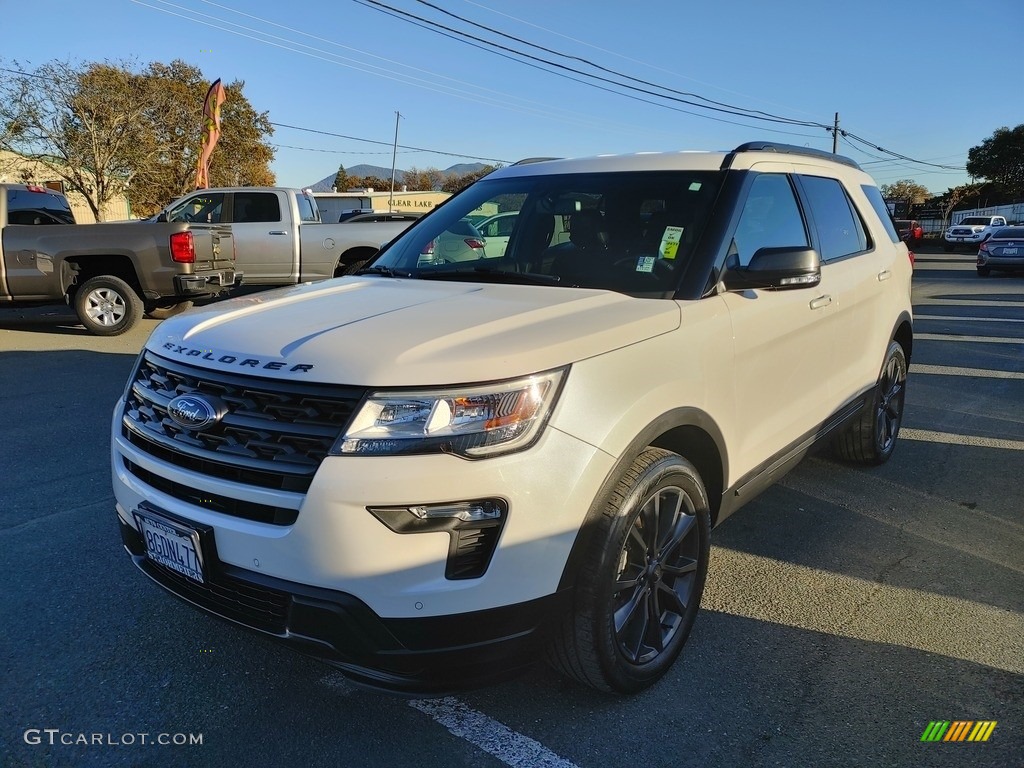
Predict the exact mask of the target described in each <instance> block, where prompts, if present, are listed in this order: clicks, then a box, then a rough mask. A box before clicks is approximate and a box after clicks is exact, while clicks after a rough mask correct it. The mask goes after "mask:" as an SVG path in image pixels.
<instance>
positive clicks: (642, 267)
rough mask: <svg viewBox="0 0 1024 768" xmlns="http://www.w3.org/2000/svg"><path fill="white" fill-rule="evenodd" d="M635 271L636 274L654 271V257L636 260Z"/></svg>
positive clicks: (642, 257) (643, 257)
mask: <svg viewBox="0 0 1024 768" xmlns="http://www.w3.org/2000/svg"><path fill="white" fill-rule="evenodd" d="M636 271H637V272H653V271H654V257H653V256H641V257H640V258H638V259H637V260H636Z"/></svg>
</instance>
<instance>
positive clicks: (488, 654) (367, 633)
mask: <svg viewBox="0 0 1024 768" xmlns="http://www.w3.org/2000/svg"><path fill="white" fill-rule="evenodd" d="M119 522H120V527H121V538H122V541H123V542H124V547H125V550H126V551H127V552H128V554H129V555H130V556H131V559H132V562H133V563H134V564H135V565H136V567H138V568H139V570H141V571H142V572H143V573H145V574H146V575H147V576H149V577H150V578H151V579H152V580H153V581H155V582H156V583H157V584H159V585H160V586H161V587H163V588H164V589H166V590H167V591H168V592H170V593H171V594H173V595H175V596H176V597H178V598H180V599H182V600H184V601H185V602H187V603H190V604H191V605H194V606H196V607H198V608H201V609H203V610H204V611H206V612H208V613H211V614H213V615H215V616H217V617H219V618H222V619H226V620H228V621H230V622H232V623H235V624H240V625H242V626H244V627H247V628H249V629H253V630H256V631H258V632H260V633H262V634H264V635H268V636H270V637H271V638H273V639H275V640H277V641H279V642H282V643H284V644H286V645H288V646H290V647H291V648H293V649H294V650H297V651H300V652H302V653H305V654H308V655H311V656H315V657H317V658H320V659H323V660H325V661H327V662H328V663H329V664H331V665H332V666H335V667H337V668H338V669H339V670H341V671H342V672H343V673H344V674H345V675H346V677H348V678H349V679H351V680H353V681H354V682H355V683H357V684H359V685H362V686H364V687H369V688H373V689H377V690H384V691H389V692H394V693H407V694H416V695H427V694H439V693H443V692H446V691H452V690H459V689H464V688H471V687H475V686H480V685H488V684H491V683H494V682H497V681H500V680H503V679H505V678H507V677H509V676H510V675H513V674H515V673H516V672H518V671H520V670H522V669H523V668H525V667H527V666H530V665H532V664H533V663H535V662H536V660H537V659H538V658H539V657H540V653H541V652H542V650H543V647H544V645H545V644H546V642H547V637H548V627H550V626H551V624H552V622H553V620H554V619H555V618H556V617H557V616H558V615H559V614H560V613H561V612H563V611H564V610H566V609H567V605H568V599H569V593H566V592H563V593H559V594H555V595H551V596H548V597H545V598H542V599H537V600H532V601H529V602H526V603H521V604H518V605H509V606H504V607H502V608H495V609H490V610H484V611H473V612H470V613H462V614H457V615H451V616H436V617H425V618H415V619H386V618H382V617H380V616H378V615H377V614H376V613H374V612H373V611H372V610H371V609H370V608H369V606H367V605H366V604H365V603H363V602H362V601H360V600H358V599H357V598H355V597H353V596H352V595H350V594H347V593H345V592H340V591H334V590H326V589H318V588H315V587H308V586H304V585H300V584H295V583H292V582H288V581H284V580H282V579H275V578H272V577H268V576H265V575H263V574H258V573H254V572H252V571H247V570H245V569H242V568H238V567H236V566H232V565H228V564H226V563H222V562H219V561H218V560H216V558H215V557H213V558H209V559H208V560H207V576H208V578H207V583H206V584H197V583H195V582H193V581H191V580H189V579H188V578H186V577H184V576H181V575H179V574H178V573H175V572H174V571H172V570H170V569H169V568H165V567H164V566H161V565H159V564H156V563H155V562H153V561H151V560H150V559H148V558H147V557H146V554H145V545H144V544H143V541H142V538H141V536H140V535H139V532H138V531H137V530H136V529H135V528H134V527H133V526H131V525H130V524H128V523H126V522H125V520H124V519H123V518H120V519H119Z"/></svg>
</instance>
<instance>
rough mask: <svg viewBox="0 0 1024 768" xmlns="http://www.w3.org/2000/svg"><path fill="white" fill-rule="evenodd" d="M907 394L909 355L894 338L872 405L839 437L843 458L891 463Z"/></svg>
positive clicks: (840, 455) (879, 376) (839, 447)
mask: <svg viewBox="0 0 1024 768" xmlns="http://www.w3.org/2000/svg"><path fill="white" fill-rule="evenodd" d="M906 395H907V357H906V355H905V354H904V352H903V347H901V346H900V345H899V342H896V341H891V342H889V349H888V350H887V352H886V355H885V363H884V364H883V365H882V372H881V373H880V374H879V375H878V383H877V385H876V386H875V396H874V398H873V400H872V405H871V407H870V408H864V410H863V411H861V413H860V415H859V416H858V417H857V420H856V421H854V422H853V423H852V424H850V425H849V426H848V427H847V428H846V429H845V430H843V432H841V433H840V434H839V435H838V437H837V438H836V441H835V448H836V453H838V454H839V457H840V458H842V459H844V460H846V461H853V462H857V463H859V464H884V463H885V462H887V461H888V460H889V458H890V457H891V456H892V452H893V450H895V448H896V437H897V435H899V431H900V424H902V423H903V404H904V401H905V400H906Z"/></svg>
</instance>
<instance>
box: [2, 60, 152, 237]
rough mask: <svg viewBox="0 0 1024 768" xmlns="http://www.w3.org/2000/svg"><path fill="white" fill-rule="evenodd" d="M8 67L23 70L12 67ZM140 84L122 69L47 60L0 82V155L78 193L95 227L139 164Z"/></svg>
mask: <svg viewBox="0 0 1024 768" xmlns="http://www.w3.org/2000/svg"><path fill="white" fill-rule="evenodd" d="M11 69H18V70H23V67H22V66H21V65H20V64H19V63H18V62H17V61H15V62H14V66H13V67H11ZM140 91H144V83H143V81H142V80H141V79H140V77H139V75H137V74H135V73H133V72H132V71H131V70H130V68H129V66H128V65H126V64H123V63H110V62H103V63H93V64H88V65H85V66H81V65H75V64H72V63H71V62H70V61H52V62H50V63H48V64H44V65H42V66H40V67H39V68H37V69H36V70H35V71H34V72H30V71H25V73H24V74H20V75H14V76H13V77H5V78H4V79H3V80H0V149H4V150H7V151H9V152H14V153H16V154H18V155H21V156H22V157H23V158H25V159H27V160H30V161H33V162H35V163H36V164H37V165H38V166H40V167H42V168H44V169H45V170H46V171H47V172H48V173H49V174H52V176H54V177H56V178H58V179H60V180H61V181H63V182H64V184H65V187H66V188H67V189H68V190H72V191H74V192H78V193H79V194H81V195H82V196H83V197H84V198H85V200H86V203H88V205H89V208H90V209H91V210H92V212H93V215H94V216H95V217H96V220H97V221H103V219H104V209H105V208H106V206H107V204H108V203H109V202H110V201H111V200H113V199H114V198H115V197H118V196H119V195H121V194H123V193H124V191H125V189H126V188H127V187H128V186H129V185H130V184H131V182H132V181H133V180H134V178H135V176H136V173H137V172H138V169H139V168H140V167H141V166H143V165H144V164H145V162H146V153H147V152H148V151H149V149H150V146H149V145H148V144H147V143H146V142H140V140H139V139H140V136H139V126H140V123H141V122H142V116H143V114H144V112H145V111H146V108H147V105H146V103H145V99H144V98H139V94H140Z"/></svg>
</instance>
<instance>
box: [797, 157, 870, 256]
mask: <svg viewBox="0 0 1024 768" xmlns="http://www.w3.org/2000/svg"><path fill="white" fill-rule="evenodd" d="M800 183H801V184H803V187H804V190H805V191H806V192H807V200H808V204H809V205H810V207H811V213H812V214H813V215H814V228H815V229H816V230H817V232H818V244H819V246H820V247H821V254H820V255H821V260H822V261H831V260H832V259H838V258H842V257H843V256H849V255H850V254H853V253H860V252H861V251H866V250H867V248H868V238H867V235H866V234H865V232H864V225H863V224H862V223H861V220H860V217H859V216H858V215H857V213H856V212H855V211H854V208H853V203H851V202H850V198H849V196H847V194H846V190H845V189H843V185H842V183H840V182H839V180H838V179H828V178H824V177H822V176H801V177H800Z"/></svg>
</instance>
